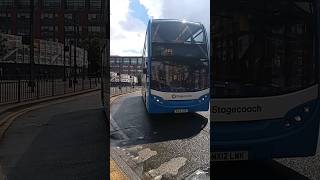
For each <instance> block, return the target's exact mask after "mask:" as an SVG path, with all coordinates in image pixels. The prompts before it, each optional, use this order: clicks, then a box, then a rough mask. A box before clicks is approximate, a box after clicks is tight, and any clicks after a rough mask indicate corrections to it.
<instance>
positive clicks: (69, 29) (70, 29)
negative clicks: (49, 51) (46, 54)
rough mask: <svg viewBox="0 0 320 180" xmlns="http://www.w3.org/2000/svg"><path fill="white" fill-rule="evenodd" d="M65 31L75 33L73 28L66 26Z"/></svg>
mask: <svg viewBox="0 0 320 180" xmlns="http://www.w3.org/2000/svg"><path fill="white" fill-rule="evenodd" d="M64 30H65V31H73V26H64Z"/></svg>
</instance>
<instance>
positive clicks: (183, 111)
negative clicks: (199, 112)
mask: <svg viewBox="0 0 320 180" xmlns="http://www.w3.org/2000/svg"><path fill="white" fill-rule="evenodd" d="M187 112H188V109H175V110H174V113H187Z"/></svg>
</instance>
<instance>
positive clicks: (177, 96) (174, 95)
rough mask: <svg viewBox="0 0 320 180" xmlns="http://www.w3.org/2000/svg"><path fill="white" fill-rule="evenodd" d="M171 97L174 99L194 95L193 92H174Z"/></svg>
mask: <svg viewBox="0 0 320 180" xmlns="http://www.w3.org/2000/svg"><path fill="white" fill-rule="evenodd" d="M171 97H172V99H175V98H187V97H192V95H191V94H172V95H171Z"/></svg>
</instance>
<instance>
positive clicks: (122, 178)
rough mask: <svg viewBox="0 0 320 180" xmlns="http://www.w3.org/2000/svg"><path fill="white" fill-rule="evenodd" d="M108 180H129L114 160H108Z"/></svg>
mask: <svg viewBox="0 0 320 180" xmlns="http://www.w3.org/2000/svg"><path fill="white" fill-rule="evenodd" d="M110 179H111V180H129V178H128V177H127V176H126V174H125V173H124V172H122V171H121V169H120V168H119V166H118V165H117V163H116V162H115V161H114V160H110Z"/></svg>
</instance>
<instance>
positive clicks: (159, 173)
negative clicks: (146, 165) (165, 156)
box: [147, 157, 187, 180]
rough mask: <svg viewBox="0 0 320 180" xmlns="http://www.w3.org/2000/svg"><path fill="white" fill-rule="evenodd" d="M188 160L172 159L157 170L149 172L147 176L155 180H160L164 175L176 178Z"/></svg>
mask: <svg viewBox="0 0 320 180" xmlns="http://www.w3.org/2000/svg"><path fill="white" fill-rule="evenodd" d="M186 161H187V159H186V158H184V157H177V158H172V159H171V160H170V161H168V162H165V163H163V164H161V165H160V166H159V167H158V168H157V169H152V170H150V171H148V172H147V175H149V176H151V177H152V178H154V179H157V180H160V179H162V177H163V175H169V176H175V175H177V174H178V171H179V169H180V168H181V167H182V166H184V165H185V164H186Z"/></svg>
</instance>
